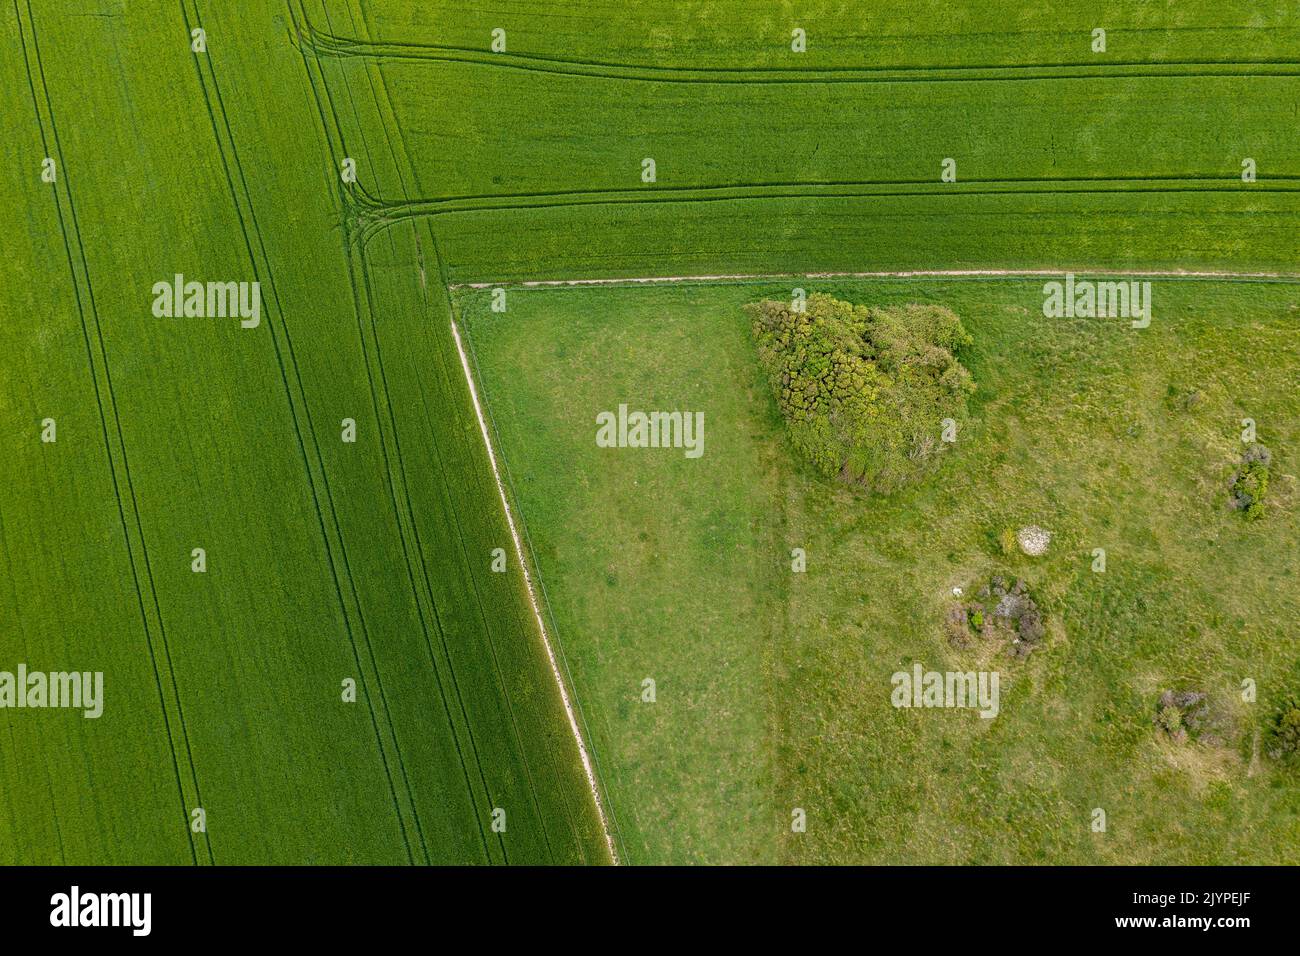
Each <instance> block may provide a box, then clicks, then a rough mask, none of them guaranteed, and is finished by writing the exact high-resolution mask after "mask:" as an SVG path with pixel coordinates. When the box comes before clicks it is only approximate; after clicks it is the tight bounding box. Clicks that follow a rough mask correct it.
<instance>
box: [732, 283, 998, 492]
mask: <svg viewBox="0 0 1300 956" xmlns="http://www.w3.org/2000/svg"><path fill="white" fill-rule="evenodd" d="M746 309H747V311H748V313H749V315H750V316H751V318H752V320H753V331H754V337H755V340H756V341H757V343H758V352H759V357H760V360H761V361H762V363H763V367H764V368H765V369H766V371H767V373H768V375H769V377H770V379H771V381H772V384H773V387H774V388H775V390H776V396H777V402H778V404H779V406H780V409H781V414H782V416H783V417H784V418H785V421H786V424H787V426H788V431H789V435H790V440H791V442H792V443H793V445H794V447H795V449H796V450H797V452H798V453H799V454H800V455H801V456H802V457H803V458H804V459H805V460H806V461H808V462H809V463H810V464H811V465H812V466H813V467H814V468H816V469H817V471H819V472H820V473H822V474H823V475H826V476H827V477H837V478H840V479H842V480H844V481H847V482H851V483H855V484H860V485H863V486H866V487H868V488H870V489H872V490H874V491H878V492H881V493H886V494H887V493H889V492H891V491H893V490H895V489H896V488H898V487H899V486H901V485H903V484H906V483H907V482H909V481H912V480H915V479H916V478H917V477H918V476H919V475H920V474H921V473H922V472H923V471H924V470H925V469H926V468H928V467H929V466H930V464H931V463H932V462H933V461H934V460H935V459H936V458H937V457H938V452H940V451H941V450H942V449H943V448H944V447H946V444H947V442H951V441H954V440H956V436H957V432H958V430H959V429H960V427H961V424H962V423H963V422H964V421H965V419H966V416H967V407H966V403H967V398H968V396H969V395H970V394H971V393H972V392H973V391H974V390H975V385H974V383H973V382H972V380H971V376H970V373H969V372H968V371H967V370H966V369H965V368H964V367H963V366H962V364H961V362H959V361H958V360H957V357H956V355H955V354H954V352H955V351H956V350H959V349H960V348H961V347H963V346H965V345H969V344H970V341H971V339H970V336H969V335H968V334H967V332H966V330H965V329H964V328H962V324H961V320H960V319H959V318H958V317H957V316H956V315H955V314H954V313H953V312H952V311H951V310H949V309H945V308H943V307H941V306H934V305H908V306H901V307H890V308H873V307H868V306H861V305H853V304H852V303H849V302H842V301H840V300H838V299H835V298H833V297H831V296H829V295H823V294H814V295H811V296H809V297H808V298H807V300H806V301H795V302H773V301H770V300H769V301H764V302H757V303H753V304H751V305H749V306H747V307H746Z"/></svg>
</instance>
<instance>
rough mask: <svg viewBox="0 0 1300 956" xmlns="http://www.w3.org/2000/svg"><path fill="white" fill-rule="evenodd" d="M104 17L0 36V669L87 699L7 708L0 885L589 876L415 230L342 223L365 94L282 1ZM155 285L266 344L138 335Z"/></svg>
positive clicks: (377, 89) (397, 166)
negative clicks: (49, 869) (62, 680)
mask: <svg viewBox="0 0 1300 956" xmlns="http://www.w3.org/2000/svg"><path fill="white" fill-rule="evenodd" d="M110 6H112V7H114V8H115V9H113V10H106V11H105V12H107V13H111V14H112V16H111V17H108V18H105V19H103V20H82V19H78V18H74V17H70V16H68V14H67V13H66V12H62V11H61V10H60V9H59V7H58V6H57V5H53V4H42V3H39V2H35V0H33V2H32V3H31V4H29V3H28V2H27V0H19V2H18V3H16V4H13V5H12V6H11V7H7V8H6V9H5V10H4V11H3V15H2V16H0V24H2V25H0V45H2V47H3V51H4V52H3V55H2V56H0V70H2V71H3V75H2V76H0V96H3V101H2V102H3V109H2V110H0V112H2V113H3V115H4V116H5V118H6V119H5V128H6V136H5V137H4V147H3V148H4V150H5V154H4V164H3V165H4V176H5V180H4V187H5V192H6V195H7V196H8V197H10V198H9V201H8V202H7V203H6V204H5V207H4V213H3V216H4V226H5V233H6V235H7V236H9V238H10V240H11V241H10V242H9V243H8V244H7V246H6V248H7V250H8V253H7V255H6V263H5V266H4V270H5V271H4V277H5V278H4V282H3V283H0V290H2V291H0V296H3V305H4V311H5V314H6V315H7V316H9V318H8V320H7V321H6V322H4V323H3V333H0V334H2V335H3V337H4V340H3V347H2V349H0V351H2V353H3V355H4V361H3V364H2V365H0V368H2V369H3V373H2V374H3V385H2V386H0V422H2V426H0V431H2V432H3V435H4V443H5V444H4V455H3V458H4V461H5V466H4V491H3V493H2V494H0V556H2V559H0V560H2V561H3V564H2V565H0V567H2V569H3V570H2V571H0V578H2V579H3V585H2V586H0V594H2V595H3V597H2V598H0V647H3V650H4V654H3V663H0V670H5V671H13V670H14V668H15V667H16V666H17V665H18V664H20V663H25V664H26V665H27V666H28V667H29V668H30V669H31V670H49V671H63V670H68V669H75V670H78V671H86V672H96V671H98V672H102V673H103V675H104V678H103V680H104V702H103V714H102V716H101V717H99V718H98V719H84V718H83V717H82V716H81V715H80V714H74V713H69V712H67V711H61V712H56V711H53V710H49V711H38V710H27V711H21V710H6V711H5V712H4V716H3V724H4V730H3V733H0V763H2V764H3V765H4V767H5V768H6V769H5V775H6V786H5V787H4V794H3V796H2V797H0V806H3V808H4V809H3V812H0V861H3V862H23V863H32V862H35V863H59V862H69V863H84V862H118V863H120V862H136V863H149V862H160V863H190V862H198V863H211V862H216V863H271V862H280V863H331V862H357V863H380V862H388V863H398V862H414V863H425V862H435V863H436V862H461V863H472V862H488V861H491V862H507V861H508V862H511V863H529V862H531V863H541V862H582V861H591V862H598V861H601V860H603V859H607V851H606V848H605V843H604V839H603V837H602V835H601V829H600V824H599V821H598V819H597V816H596V810H595V806H594V804H593V802H592V798H591V795H590V793H589V790H588V787H587V783H586V780H585V779H584V776H583V772H582V768H581V765H580V762H579V755H578V751H577V747H576V746H575V744H574V741H573V738H572V736H571V734H570V731H569V728H568V726H567V723H566V721H565V717H564V714H563V710H562V707H561V702H560V698H559V695H558V692H557V689H556V685H555V681H554V678H553V676H552V674H551V672H550V668H549V665H548V663H547V660H546V655H545V651H544V648H543V646H542V644H541V642H540V638H539V636H538V634H537V632H536V625H535V622H534V621H533V618H532V612H531V610H530V609H529V607H528V604H527V600H526V596H525V591H524V585H523V581H522V578H521V577H520V575H519V569H518V568H517V567H514V568H510V569H508V573H504V574H501V573H493V572H492V570H491V562H492V552H493V549H495V548H498V547H504V548H509V547H510V537H509V532H508V530H507V528H506V524H505V519H504V515H503V513H502V511H501V507H500V503H499V501H498V500H497V498H496V492H495V488H494V486H493V483H492V477H491V472H490V470H489V467H488V463H487V457H486V452H485V451H484V448H483V444H482V439H481V437H480V435H479V432H478V426H477V424H476V422H475V419H474V415H473V410H472V408H471V407H470V405H469V401H468V393H467V387H466V384H465V379H464V376H463V373H462V370H461V366H460V363H459V361H458V359H457V358H456V354H455V350H454V347H453V346H452V343H451V333H450V326H449V324H448V314H449V313H448V305H447V300H446V296H445V293H444V291H443V287H442V284H441V282H440V280H439V278H438V270H437V266H436V264H435V263H436V261H437V256H436V252H435V251H434V247H433V239H432V236H431V235H429V234H428V233H427V232H422V231H420V230H417V228H415V227H414V226H408V227H405V228H402V229H394V230H390V231H389V232H388V233H387V234H386V235H385V236H384V237H383V238H382V239H381V240H379V241H376V242H373V243H371V244H370V245H369V246H368V247H367V248H366V249H365V250H364V252H363V251H362V250H361V249H360V248H359V247H358V246H356V245H355V244H353V243H351V241H350V237H349V236H348V235H347V234H346V233H345V232H343V231H342V230H341V228H340V210H341V208H342V207H341V205H340V202H341V200H340V186H341V184H340V180H339V175H338V171H339V163H340V162H341V160H342V155H341V154H340V153H339V150H341V149H343V148H344V144H343V142H342V141H341V138H345V139H346V148H347V149H348V150H352V151H354V152H355V153H356V154H357V155H358V156H359V157H363V158H364V159H365V161H366V163H367V164H368V166H369V167H370V168H374V169H380V168H382V169H384V170H386V171H388V172H390V173H391V175H393V176H394V177H396V176H398V175H400V174H401V170H402V169H403V168H404V167H405V164H406V163H407V157H406V153H405V149H404V147H403V144H402V140H401V134H400V132H399V131H398V130H397V129H396V128H395V127H394V126H393V125H392V124H391V122H390V120H391V116H390V114H388V113H387V110H388V102H387V99H386V94H385V91H384V88H383V86H382V85H380V84H375V85H373V86H372V85H371V84H370V83H369V82H367V81H366V79H365V78H364V77H347V78H335V79H332V80H328V81H327V80H326V79H325V78H324V77H322V76H321V75H320V72H319V70H318V68H317V64H316V63H315V62H313V61H308V60H304V58H303V57H302V56H301V54H300V53H299V51H298V50H297V49H296V48H295V46H294V45H293V44H292V43H291V42H290V39H289V24H290V9H289V7H288V6H282V5H279V4H247V5H244V4H241V5H238V8H236V6H235V5H231V4H216V3H211V4H208V3H198V4H195V3H191V2H188V0H187V2H186V3H184V4H159V5H156V7H155V5H148V8H146V7H145V6H143V5H129V6H126V7H122V6H121V5H110ZM317 13H318V15H320V16H322V18H323V16H324V13H323V11H320V10H318V11H317ZM354 15H355V13H354V11H353V10H351V9H350V8H349V7H347V6H346V5H336V7H334V8H332V10H331V12H330V16H331V17H332V18H334V19H335V20H336V21H337V20H339V18H342V22H349V18H350V17H352V16H354ZM200 24H201V25H202V28H203V29H204V30H206V35H207V38H208V42H207V52H206V53H205V54H202V55H198V54H195V53H194V52H192V50H191V40H190V36H191V30H193V29H196V28H198V27H199V25H200ZM104 64H108V65H110V66H111V69H112V71H113V76H114V78H115V81H113V82H109V81H108V80H107V78H106V75H105V74H104V73H103V72H102V71H101V70H100V69H99V68H98V66H96V65H104ZM325 97H333V98H334V99H335V100H336V102H337V105H338V106H339V111H338V113H335V112H333V111H331V110H329V109H323V110H322V109H318V106H317V104H318V102H319V101H320V100H323V99H324V98H325ZM344 103H346V104H347V105H346V106H344V105H343V104H344ZM47 156H48V157H51V158H52V159H53V161H54V170H55V178H54V182H53V183H49V182H44V181H43V180H42V176H41V174H42V167H43V159H44V157H47ZM426 265H427V269H428V281H427V282H425V281H424V275H425V273H424V271H423V270H424V269H425V268H426ZM176 273H181V274H184V275H185V276H186V277H187V278H189V279H196V280H199V281H205V280H222V281H231V280H234V281H254V280H255V281H259V282H260V288H261V296H262V311H261V316H260V323H259V324H258V325H257V326H256V327H254V328H243V327H242V326H241V324H240V322H238V321H236V320H234V319H229V318H225V319H222V318H201V317H181V318H175V319H159V318H157V317H156V316H155V315H154V313H153V312H152V311H151V306H152V304H153V301H154V295H153V293H152V292H151V289H152V287H153V285H154V283H156V282H158V281H160V280H163V281H166V282H171V281H172V277H173V276H174V275H175V274H176ZM46 419H53V420H54V421H55V424H56V429H57V431H56V440H55V441H54V442H53V443H46V442H42V440H41V438H42V422H43V421H44V420H46ZM345 419H351V420H353V421H354V422H355V441H354V442H345V441H343V440H342V439H343V434H344V429H345V425H344V420H345ZM195 548H202V549H203V550H204V552H205V562H206V570H204V571H203V573H196V572H195V571H193V570H192V567H193V561H194V560H195V559H194V558H193V557H192V552H193V550H194V549H195ZM512 563H513V561H512ZM345 681H352V682H354V684H355V699H354V700H352V701H348V700H345V699H344V698H345V695H346V694H347V689H346V688H345V686H344V682H345ZM498 808H499V809H501V810H504V811H505V817H504V820H505V829H504V832H498V829H497V828H496V827H494V822H495V820H494V810H497V809H498ZM196 809H202V810H203V811H204V813H203V815H202V816H203V819H202V821H201V825H200V821H199V820H198V819H197V818H196V817H195V815H194V811H195V810H196Z"/></svg>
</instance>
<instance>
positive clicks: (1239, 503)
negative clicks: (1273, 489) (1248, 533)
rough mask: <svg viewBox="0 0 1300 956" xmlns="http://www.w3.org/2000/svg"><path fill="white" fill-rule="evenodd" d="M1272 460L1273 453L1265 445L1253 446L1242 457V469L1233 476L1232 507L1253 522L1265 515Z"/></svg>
mask: <svg viewBox="0 0 1300 956" xmlns="http://www.w3.org/2000/svg"><path fill="white" fill-rule="evenodd" d="M1272 460H1273V455H1272V453H1271V452H1269V450H1268V449H1267V448H1265V447H1264V446H1263V445H1251V446H1250V447H1249V448H1247V449H1246V452H1245V454H1243V455H1242V456H1241V467H1240V468H1238V469H1237V471H1236V473H1235V474H1234V475H1233V476H1232V485H1231V489H1230V490H1231V493H1232V507H1233V508H1235V509H1236V510H1238V511H1241V512H1243V513H1244V514H1245V515H1246V517H1247V518H1248V519H1250V520H1251V521H1255V520H1257V519H1259V518H1261V517H1263V515H1264V497H1265V495H1267V494H1268V478H1269V464H1270V463H1271V462H1272Z"/></svg>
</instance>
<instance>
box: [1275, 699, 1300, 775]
mask: <svg viewBox="0 0 1300 956" xmlns="http://www.w3.org/2000/svg"><path fill="white" fill-rule="evenodd" d="M1269 738H1270V740H1269V756H1271V757H1273V758H1274V759H1278V760H1295V759H1297V757H1300V696H1297V695H1295V694H1291V695H1289V696H1288V697H1287V698H1286V699H1285V700H1283V701H1282V706H1281V707H1279V708H1278V711H1277V714H1275V715H1274V717H1273V723H1272V726H1270V727H1269Z"/></svg>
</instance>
